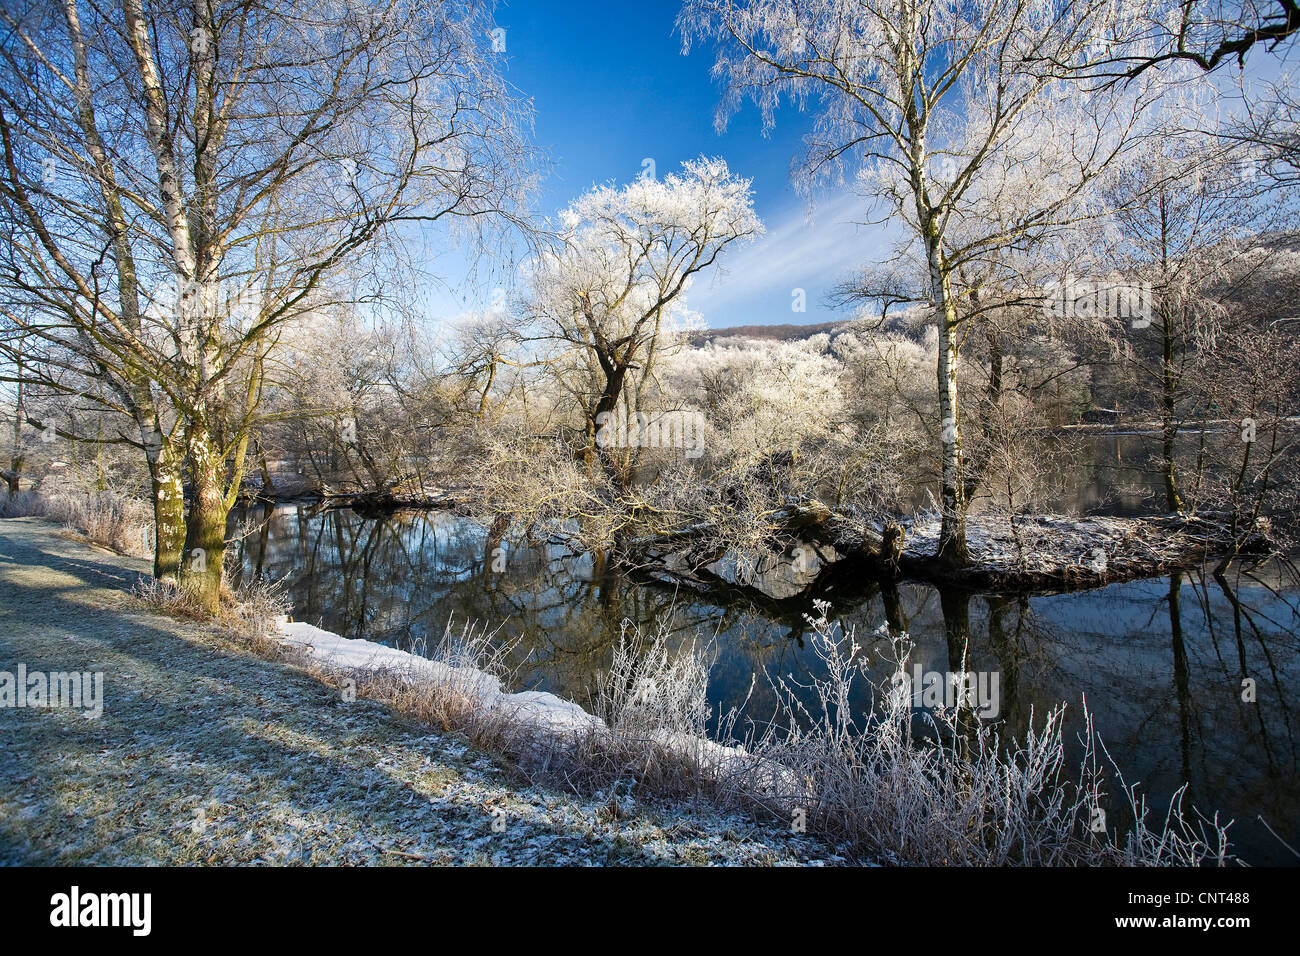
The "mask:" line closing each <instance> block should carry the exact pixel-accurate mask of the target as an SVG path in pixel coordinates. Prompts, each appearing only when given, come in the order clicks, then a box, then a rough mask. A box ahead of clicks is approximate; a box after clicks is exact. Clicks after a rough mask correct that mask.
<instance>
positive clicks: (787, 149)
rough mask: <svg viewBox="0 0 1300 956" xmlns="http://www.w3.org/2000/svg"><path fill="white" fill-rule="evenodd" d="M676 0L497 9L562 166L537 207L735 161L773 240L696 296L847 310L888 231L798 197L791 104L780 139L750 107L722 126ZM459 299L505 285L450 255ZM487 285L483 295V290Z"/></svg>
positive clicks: (734, 317) (701, 282)
mask: <svg viewBox="0 0 1300 956" xmlns="http://www.w3.org/2000/svg"><path fill="white" fill-rule="evenodd" d="M678 9H679V5H678V4H677V3H676V2H671V0H647V2H642V3H637V4H635V5H627V6H625V5H623V4H620V3H603V4H602V3H590V2H584V3H576V2H572V3H557V2H554V0H552V2H545V0H512V2H509V3H502V4H501V6H500V7H499V8H498V10H497V15H496V19H497V22H498V23H499V24H500V26H501V27H503V28H504V29H505V31H506V53H505V56H506V77H507V79H508V80H509V81H510V82H511V83H512V84H513V85H514V86H515V87H517V88H518V89H519V91H520V92H521V93H522V94H523V95H524V96H527V97H531V98H532V99H533V102H534V109H535V135H534V141H535V143H536V145H537V146H538V147H540V148H541V149H542V150H543V151H544V152H545V153H546V154H548V156H549V158H550V172H549V175H548V176H547V178H546V179H545V181H544V182H543V183H542V185H541V190H540V194H539V196H538V200H537V203H536V211H537V213H538V214H540V215H553V214H554V213H555V212H557V211H558V210H559V209H561V208H562V207H563V206H565V205H567V204H568V203H569V202H570V201H571V200H572V199H574V198H575V197H577V196H578V195H580V194H581V193H582V192H583V191H585V190H587V189H589V188H590V187H591V186H592V185H593V184H597V183H604V182H610V181H613V182H616V183H625V182H628V181H630V180H632V179H635V178H636V177H637V176H639V175H640V174H641V171H642V168H643V164H644V162H645V161H646V160H652V161H653V162H654V169H655V172H656V173H657V174H658V175H660V176H662V175H664V174H665V173H667V172H670V171H671V170H672V169H674V168H676V167H677V166H679V165H680V164H681V163H682V162H683V161H684V160H687V159H693V158H695V157H697V156H700V155H702V154H703V155H709V156H722V157H723V158H724V159H726V161H727V163H728V164H729V165H730V166H731V168H732V169H733V170H734V171H736V172H737V173H739V174H740V175H743V176H745V177H748V178H751V179H752V180H753V182H754V192H755V204H756V208H757V210H758V213H759V216H760V217H761V218H762V220H763V222H764V225H765V226H766V228H767V235H766V236H764V237H763V238H761V239H759V240H758V241H756V242H755V243H752V244H750V245H748V246H746V247H743V248H740V249H737V250H734V251H732V252H731V254H730V256H729V259H727V260H724V261H723V263H722V269H721V272H722V273H723V274H714V275H704V276H701V277H700V278H699V279H697V281H696V283H695V286H694V287H693V288H692V290H691V292H690V294H689V296H688V301H689V304H690V306H691V308H692V309H694V310H695V311H697V312H700V313H701V314H702V315H703V317H704V320H705V321H706V322H707V324H708V325H710V326H711V327H714V328H720V327H724V326H729V325H745V324H764V325H766V324H774V323H783V322H794V323H815V322H824V321H826V320H828V319H833V318H839V317H842V316H843V313H841V312H836V311H832V310H830V309H829V308H828V307H827V306H826V305H825V304H824V301H823V300H824V297H825V294H826V292H827V290H828V289H829V288H830V287H831V286H832V285H834V283H835V281H836V280H837V279H839V278H840V277H842V276H843V275H844V274H845V273H847V272H848V271H850V270H851V269H852V268H854V267H855V266H858V265H861V264H865V263H866V262H869V261H872V260H873V259H874V258H876V257H878V256H880V255H884V254H887V243H886V241H885V240H884V238H883V233H882V230H881V229H880V227H871V226H861V227H860V226H855V225H854V224H853V220H854V218H855V217H856V218H857V219H858V220H861V219H863V218H865V213H864V211H863V209H862V207H861V204H860V203H857V202H855V201H854V200H853V198H852V197H851V196H850V195H848V194H847V193H846V192H844V191H837V190H833V189H828V190H827V191H825V192H824V193H823V194H821V195H819V196H818V197H816V201H815V203H814V204H813V206H812V208H811V216H812V218H811V220H810V218H809V217H810V206H809V203H808V201H807V200H806V199H805V198H804V197H801V196H798V195H796V193H795V191H794V188H793V186H792V185H791V182H790V164H791V161H792V160H793V159H794V158H795V157H796V156H797V155H798V153H799V150H800V141H801V137H802V135H803V133H804V131H805V130H806V129H807V127H808V125H809V122H810V119H809V117H808V116H807V115H806V114H800V113H799V112H797V111H796V110H795V109H793V108H790V107H787V108H783V109H782V111H781V112H780V113H778V116H777V124H776V128H775V129H774V130H773V131H772V133H771V135H770V136H768V137H764V136H763V135H762V120H761V117H760V115H759V112H758V110H757V109H756V108H754V107H752V106H750V107H747V108H746V109H744V110H742V111H741V112H740V113H739V114H738V115H736V116H734V117H733V118H732V119H731V122H730V123H729V125H728V127H727V130H726V132H725V133H723V134H721V135H720V134H718V133H717V132H716V130H715V127H714V116H715V114H716V109H717V105H718V99H719V96H718V87H717V85H716V84H715V83H714V81H713V80H712V78H711V77H710V68H711V66H712V64H713V56H712V52H711V51H709V50H706V49H701V48H699V47H697V48H696V49H694V50H693V51H692V52H691V54H690V55H689V56H683V55H682V52H681V46H682V44H681V37H680V36H679V35H678V34H677V33H676V31H675V30H674V22H675V20H676V16H677V11H678ZM432 268H433V269H434V271H436V272H438V273H440V274H441V275H442V276H443V277H444V278H445V280H446V281H447V282H448V283H449V284H450V285H451V286H452V291H451V292H447V293H445V294H444V293H440V294H437V295H434V296H432V297H431V303H430V307H431V308H432V309H433V310H434V311H435V312H438V313H441V314H444V315H447V314H455V313H458V312H463V311H467V310H470V309H474V308H477V307H480V306H479V304H478V303H480V302H481V301H482V300H483V298H484V297H486V296H487V295H488V294H489V293H488V292H487V291H485V288H482V287H486V289H490V288H491V287H492V286H493V285H496V284H499V282H500V280H499V279H498V278H496V277H489V276H486V274H485V276H484V277H480V280H479V281H478V283H477V284H475V283H469V282H467V281H466V280H465V278H464V272H465V266H464V263H463V261H460V260H459V257H458V256H456V255H454V254H451V255H447V256H445V257H443V261H436V262H435V263H433V264H432ZM476 285H477V286H479V287H475V286H476ZM796 288H801V289H803V290H804V291H805V293H806V302H807V306H806V311H805V312H803V313H796V312H794V311H793V310H792V308H791V303H792V296H793V290H794V289H796Z"/></svg>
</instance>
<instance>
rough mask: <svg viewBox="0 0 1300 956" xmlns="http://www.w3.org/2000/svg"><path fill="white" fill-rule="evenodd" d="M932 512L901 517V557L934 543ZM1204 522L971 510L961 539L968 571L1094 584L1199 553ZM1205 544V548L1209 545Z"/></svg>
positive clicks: (919, 557) (927, 550) (912, 557)
mask: <svg viewBox="0 0 1300 956" xmlns="http://www.w3.org/2000/svg"><path fill="white" fill-rule="evenodd" d="M939 528H940V520H939V515H938V514H937V513H934V512H926V513H922V514H919V515H917V516H916V517H915V518H913V519H912V520H911V521H910V522H908V523H907V525H906V529H905V530H906V538H905V542H904V548H903V554H902V557H903V561H904V562H905V563H906V562H907V561H915V562H923V561H925V560H927V559H929V558H931V557H933V556H934V554H935V553H936V552H937V551H938V548H939ZM1210 528H1211V526H1209V525H1198V524H1196V523H1195V522H1194V521H1193V522H1191V523H1189V524H1187V525H1185V526H1184V525H1182V524H1180V523H1179V519H1177V518H1174V517H1151V518H1114V517H1101V516H1089V517H1082V518H1080V517H1072V516H1069V515H1026V516H1020V517H1017V518H1016V519H1015V521H1014V524H1013V523H1012V521H1011V519H1010V518H1009V517H1008V516H1007V515H971V516H970V517H968V518H967V521H966V543H967V547H968V548H969V550H970V554H971V571H970V575H971V576H977V577H980V578H982V579H985V580H988V581H991V582H997V581H999V580H1005V581H1007V582H1011V583H1014V582H1019V583H1022V584H1029V585H1032V584H1035V583H1058V584H1101V583H1105V582H1107V581H1114V580H1120V579H1123V578H1127V577H1133V576H1138V575H1144V574H1156V573H1159V572H1160V571H1162V570H1165V569H1167V568H1170V567H1179V566H1183V565H1185V564H1187V563H1188V562H1189V561H1194V560H1198V559H1200V558H1202V557H1204V555H1205V553H1206V545H1205V539H1204V535H1205V534H1206V533H1207V530H1209V529H1210ZM1211 550H1212V549H1211Z"/></svg>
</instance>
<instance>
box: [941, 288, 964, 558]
mask: <svg viewBox="0 0 1300 956" xmlns="http://www.w3.org/2000/svg"><path fill="white" fill-rule="evenodd" d="M942 294H943V301H942V307H941V309H940V311H939V316H938V319H939V363H938V376H937V378H938V387H939V420H940V432H939V447H940V454H941V458H942V468H941V473H940V483H939V487H940V515H941V525H940V529H939V553H938V555H937V557H938V559H939V561H940V562H941V563H942V564H946V565H949V566H951V567H962V566H964V565H966V564H968V563H969V562H970V553H969V552H968V551H967V548H966V490H965V487H964V481H963V477H962V461H961V428H960V421H959V418H958V408H957V339H956V322H955V318H956V316H955V314H954V311H955V310H954V308H953V305H952V299H951V295H950V293H949V291H948V288H947V282H946V280H944V281H943V289H942Z"/></svg>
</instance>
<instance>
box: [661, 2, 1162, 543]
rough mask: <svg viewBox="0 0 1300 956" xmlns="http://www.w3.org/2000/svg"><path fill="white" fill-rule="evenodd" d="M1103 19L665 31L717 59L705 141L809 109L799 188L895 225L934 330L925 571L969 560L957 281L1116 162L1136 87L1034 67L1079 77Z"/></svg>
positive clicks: (942, 12) (1039, 234)
mask: <svg viewBox="0 0 1300 956" xmlns="http://www.w3.org/2000/svg"><path fill="white" fill-rule="evenodd" d="M1111 13H1112V11H1111V8H1110V6H1109V5H1108V4H1103V3H1099V2H1083V3H1066V2H1063V0H988V2H982V3H973V2H966V0H866V2H850V0H813V2H809V3H798V4H792V3H789V2H787V0H745V2H733V0H688V2H687V3H686V4H685V6H684V8H683V11H682V13H681V15H680V18H679V24H680V26H681V28H682V31H683V33H684V35H685V37H686V43H687V47H688V49H689V46H690V44H691V43H692V42H693V41H695V40H700V41H712V42H716V43H717V44H718V47H719V52H718V56H717V60H716V63H715V66H714V74H715V76H717V77H718V78H719V79H720V80H721V81H722V83H723V85H724V96H723V101H722V106H721V108H720V110H719V124H720V125H722V124H725V122H726V120H727V119H728V117H729V116H730V115H732V113H734V111H735V110H737V109H738V108H739V106H740V105H741V104H742V103H743V102H744V101H745V100H746V99H752V100H753V101H754V102H755V103H756V104H757V105H758V107H759V108H760V109H761V111H762V113H763V116H764V122H765V125H767V126H768V127H770V126H772V125H773V124H774V122H775V115H776V112H777V109H778V107H779V106H780V105H781V104H782V103H783V102H787V101H788V102H790V103H792V104H794V105H795V106H797V107H799V108H800V109H805V108H807V109H811V110H812V111H813V112H814V113H815V116H816V124H815V127H814V130H813V132H812V133H811V134H810V136H809V139H808V142H809V149H808V152H807V155H806V156H805V157H804V161H803V164H802V167H801V173H802V180H803V182H804V184H805V185H807V186H811V185H813V184H815V183H817V182H819V181H823V180H824V179H825V178H828V177H835V176H839V175H841V174H842V173H843V171H844V170H846V169H849V170H851V171H853V172H855V173H856V174H857V183H858V185H859V186H860V188H862V190H863V191H864V192H866V193H867V194H868V195H869V196H870V197H871V198H873V199H874V200H875V201H876V202H877V203H878V204H879V205H880V206H881V207H882V208H883V209H884V210H885V212H886V213H887V214H888V215H890V216H894V217H897V218H898V219H900V220H901V221H903V222H904V223H906V226H907V228H908V233H909V235H910V237H911V241H912V244H913V245H914V246H915V248H916V254H917V256H918V258H919V259H920V260H921V262H922V263H923V270H924V275H923V280H922V288H923V291H924V293H925V295H926V297H927V301H928V304H929V306H930V308H931V309H932V311H933V314H934V321H935V323H936V325H937V326H938V329H939V340H938V348H937V352H938V355H937V363H936V381H937V388H938V398H939V402H938V405H939V416H940V422H939V428H938V432H939V436H940V437H939V443H938V444H939V448H938V451H939V457H940V460H941V467H940V472H941V478H940V491H941V494H940V505H941V512H942V533H941V535H940V543H939V551H938V555H937V557H938V559H939V560H940V561H941V562H943V563H947V564H951V565H960V564H964V563H966V562H967V561H968V560H969V555H968V551H967V547H966V531H965V524H966V510H967V503H968V502H967V496H966V494H965V487H964V486H965V475H964V462H963V452H962V438H961V428H962V416H961V408H960V406H959V391H958V374H959V356H960V351H961V347H962V343H963V338H964V336H965V335H966V334H967V332H968V331H969V329H970V327H972V326H973V325H977V324H978V320H979V315H980V309H979V308H973V307H972V303H973V302H974V301H975V298H976V296H977V292H978V290H977V288H975V287H974V286H972V285H970V284H966V283H963V281H962V275H963V273H967V274H971V275H981V274H982V275H996V274H997V273H998V272H999V271H1000V270H1001V267H1000V266H999V260H1000V259H1001V258H1002V257H1003V255H1004V254H1005V253H1006V252H1007V251H1008V250H1024V249H1026V248H1029V247H1032V246H1033V245H1034V244H1035V243H1040V242H1044V241H1047V240H1049V239H1050V238H1051V237H1052V236H1053V234H1054V232H1055V231H1056V230H1058V229H1060V228H1061V227H1062V226H1063V225H1064V224H1066V223H1068V222H1070V221H1071V220H1073V219H1075V218H1076V217H1078V216H1080V215H1082V214H1083V212H1082V210H1081V208H1080V203H1081V201H1082V200H1084V199H1085V198H1086V196H1087V195H1088V193H1089V191H1090V190H1091V189H1092V188H1093V187H1094V185H1095V184H1096V182H1097V180H1098V179H1099V177H1100V175H1101V174H1102V173H1103V172H1104V171H1105V170H1106V168H1107V167H1108V166H1109V165H1110V164H1111V163H1112V162H1114V161H1115V160H1116V159H1117V158H1118V157H1120V156H1122V155H1123V153H1124V150H1125V148H1126V144H1127V142H1128V136H1129V134H1130V133H1131V131H1132V130H1133V129H1134V128H1135V126H1136V124H1137V122H1138V118H1139V117H1140V115H1141V113H1142V110H1143V109H1144V107H1145V105H1146V101H1147V95H1148V94H1147V92H1146V88H1147V85H1146V84H1143V83H1137V82H1135V83H1133V84H1129V85H1128V86H1125V87H1124V88H1123V89H1103V90H1100V91H1096V92H1093V93H1090V94H1087V93H1083V92H1081V91H1079V90H1077V89H1074V88H1072V87H1071V86H1070V85H1068V84H1066V83H1063V82H1060V81H1058V80H1056V79H1054V78H1053V77H1052V76H1051V74H1052V72H1053V71H1052V70H1050V69H1045V68H1043V65H1042V62H1043V61H1051V62H1054V63H1058V62H1059V63H1082V62H1085V61H1086V59H1087V58H1088V56H1089V52H1090V50H1091V48H1092V47H1093V45H1094V44H1095V43H1098V42H1100V40H1101V38H1102V37H1103V36H1104V35H1105V31H1106V28H1107V25H1108V23H1109V20H1108V17H1109V16H1111ZM864 258H865V257H864ZM1003 279H1005V276H1003ZM1001 284H1002V285H1008V284H1013V283H1007V282H1005V281H1003V282H1002V283H1001Z"/></svg>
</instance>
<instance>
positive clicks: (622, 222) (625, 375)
mask: <svg viewBox="0 0 1300 956" xmlns="http://www.w3.org/2000/svg"><path fill="white" fill-rule="evenodd" d="M560 229H561V232H560V236H559V240H558V242H557V243H556V245H555V246H554V248H551V249H547V250H544V251H543V252H542V253H540V254H539V255H538V256H537V257H536V259H535V260H534V261H533V262H532V263H531V265H530V267H529V269H528V291H527V294H526V297H525V301H524V303H523V310H524V312H525V315H526V319H527V321H528V323H529V326H530V331H529V333H528V336H527V337H528V338H530V339H532V340H533V341H535V342H539V343H543V344H546V345H549V346H551V347H552V348H553V349H558V350H559V351H560V352H562V353H571V354H576V356H577V358H578V360H579V361H581V362H583V363H585V365H586V366H587V367H588V368H589V370H590V372H591V377H592V381H591V385H590V387H589V388H587V389H585V391H586V394H584V395H581V396H580V400H581V403H582V413H583V416H584V423H583V428H584V438H583V447H582V449H581V450H580V454H581V456H582V457H583V458H584V460H586V461H587V462H588V463H589V464H595V463H596V461H597V459H599V460H600V462H601V463H602V465H603V467H604V470H605V472H606V474H607V475H608V476H609V477H610V478H611V480H613V481H615V482H616V483H617V484H620V485H623V484H626V475H625V474H624V473H623V471H622V469H620V468H619V467H618V465H617V462H616V460H615V454H614V452H613V450H612V449H611V448H610V446H609V445H607V444H601V443H600V442H598V441H597V437H598V434H599V432H600V430H601V427H602V425H603V424H604V423H605V422H606V421H608V419H607V417H606V416H609V415H612V414H613V413H614V412H615V411H616V409H617V408H618V406H619V403H620V401H622V400H623V398H624V395H625V389H626V388H627V386H628V384H629V379H630V377H631V376H633V375H635V376H637V377H638V378H640V379H641V380H642V381H644V380H645V379H646V378H648V377H649V376H650V375H651V373H652V371H653V366H654V363H655V361H656V358H657V356H658V355H659V353H660V351H661V350H662V349H663V348H664V347H665V346H666V345H668V344H670V342H672V341H673V339H674V334H675V333H676V332H677V331H679V330H680V327H681V325H682V323H683V320H684V319H686V318H687V317H688V316H689V313H688V312H687V311H686V309H685V299H684V293H685V292H686V291H687V290H688V289H689V287H690V284H691V281H692V280H693V278H694V277H695V276H696V275H698V274H699V273H701V272H703V271H704V270H707V269H709V268H711V267H713V266H714V265H715V264H716V263H717V262H718V260H719V258H720V257H721V255H722V254H723V252H724V251H725V250H726V249H727V248H728V247H729V246H731V245H732V244H733V243H736V242H739V241H743V240H747V239H752V238H753V237H754V236H757V235H758V234H759V233H760V232H761V231H762V224H761V223H760V222H759V219H758V217H757V215H755V213H754V207H753V197H752V194H751V188H750V181H749V180H747V179H743V178H740V177H738V176H735V175H734V174H733V173H732V172H731V171H730V170H729V169H728V168H727V164H726V163H725V162H724V161H723V160H721V159H700V160H695V161H690V162H686V163H684V164H683V165H682V169H681V171H680V172H675V173H671V174H669V175H668V176H666V177H664V178H663V179H662V180H657V179H653V178H649V177H645V178H641V179H638V180H636V181H634V182H632V183H629V184H627V185H625V186H621V187H619V186H600V187H597V188H595V189H593V190H591V191H590V192H588V193H587V194H586V195H584V196H582V197H580V198H579V199H577V200H576V201H575V202H574V203H572V204H571V205H570V206H569V207H568V208H567V209H565V210H564V211H563V212H562V213H561V215H560Z"/></svg>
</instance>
